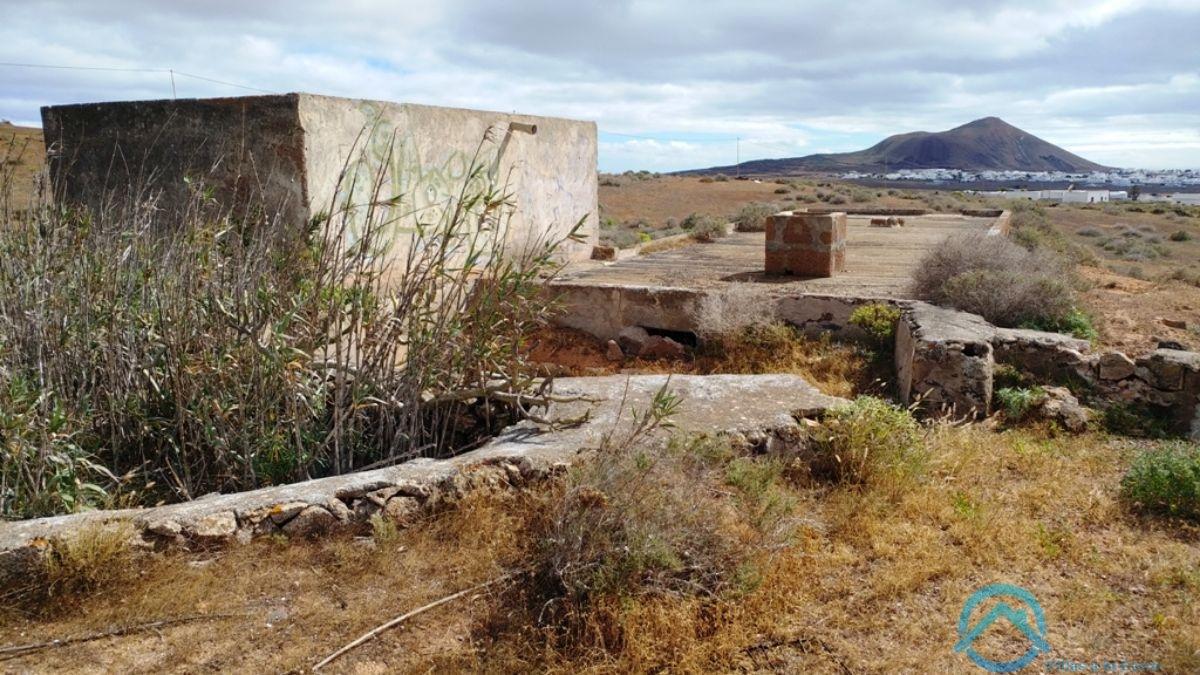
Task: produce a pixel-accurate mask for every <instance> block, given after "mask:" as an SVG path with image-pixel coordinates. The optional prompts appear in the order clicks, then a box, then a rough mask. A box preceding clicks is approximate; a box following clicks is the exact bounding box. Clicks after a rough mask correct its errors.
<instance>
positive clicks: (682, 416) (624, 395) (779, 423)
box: [0, 375, 845, 583]
mask: <svg viewBox="0 0 1200 675" xmlns="http://www.w3.org/2000/svg"><path fill="white" fill-rule="evenodd" d="M664 386H667V387H668V388H669V389H670V390H671V391H673V392H675V393H676V394H677V395H678V396H680V398H681V399H682V404H681V408H680V412H679V413H678V414H677V415H676V416H675V417H674V418H672V421H673V422H674V424H675V428H676V429H678V430H679V431H680V432H683V433H689V434H710V435H724V436H728V437H731V438H732V439H734V440H735V442H736V443H737V444H738V445H742V446H744V447H749V448H758V449H762V448H763V447H766V446H769V445H770V443H772V442H774V440H773V439H793V438H795V436H796V434H797V433H798V430H799V429H800V420H801V419H804V418H819V417H820V416H821V415H822V414H823V413H824V411H825V410H827V409H829V408H831V407H833V406H836V405H839V404H841V403H845V400H844V399H840V398H837V397H833V396H828V395H826V394H822V393H821V392H819V391H818V390H817V389H816V388H814V387H813V386H812V385H811V384H809V383H808V382H806V381H805V380H803V379H802V378H800V377H797V376H795V375H708V376H698V375H693V376H667V375H639V376H630V377H625V376H607V377H595V378H563V379H561V380H558V381H557V382H556V386H555V394H556V395H559V396H561V397H564V398H569V399H576V400H571V401H567V402H564V403H555V404H553V405H552V406H551V408H550V410H549V411H547V413H546V414H547V417H549V418H551V419H555V418H557V419H570V418H576V417H581V416H583V414H584V413H587V415H588V417H587V419H586V421H585V422H584V423H582V424H580V425H578V426H575V427H571V428H565V429H558V430H547V429H543V428H540V427H538V426H537V425H534V424H533V423H531V422H524V423H521V424H517V425H514V426H512V427H509V428H508V429H505V430H504V431H503V432H501V433H500V434H499V435H498V436H497V437H496V438H495V439H493V440H492V441H491V442H489V443H488V444H486V445H485V446H483V447H481V448H479V449H477V450H474V451H471V452H467V453H464V454H462V455H458V456H456V457H451V458H448V459H425V458H422V459H413V460H410V461H407V462H404V463H402V464H399V465H396V466H393V467H388V468H383V469H375V470H371V471H363V472H359V473H353V474H346V475H341V476H330V477H327V478H318V479H313V480H308V481H304V482H300V483H294V484H290V485H280V486H273V487H266V488H260V489H257V490H250V491H246V492H240V493H232V494H217V495H210V496H206V497H201V498H199V499H196V500H193V501H190V502H185V503H180V504H170V505H166V506H158V507H151V508H144V509H121V510H111V511H90V512H84V513H77V514H70V515H63V516H54V517H49V518H37V519H32V520H25V521H14V522H5V523H0V583H3V582H4V581H6V580H8V579H12V578H14V575H22V574H28V573H30V572H31V571H33V570H35V569H37V567H36V565H38V564H39V563H40V561H41V560H42V559H43V555H44V554H45V553H46V552H47V551H48V550H50V549H51V545H52V543H53V541H55V540H63V539H66V538H69V537H71V536H73V535H74V534H76V533H78V532H80V531H83V530H87V529H90V528H114V529H115V528H123V529H124V530H127V531H128V532H129V536H130V537H131V540H130V543H131V545H132V546H134V547H136V548H139V549H146V550H153V549H166V548H177V549H204V548H211V547H221V546H227V545H232V544H237V543H246V542H249V541H251V540H253V539H255V538H258V537H262V536H271V535H286V536H296V537H300V536H310V535H316V534H321V533H326V532H332V531H336V530H353V529H355V528H359V529H361V528H363V527H365V526H366V524H367V523H369V522H370V519H371V518H372V517H373V516H375V515H376V514H380V515H381V516H383V517H386V518H388V519H390V520H392V521H393V522H395V523H397V524H398V525H399V526H401V527H405V526H410V525H414V524H416V523H418V522H419V519H420V517H421V516H423V515H425V514H429V513H431V512H434V511H436V510H438V509H442V508H450V507H452V506H453V504H454V503H456V502H457V501H458V500H460V499H461V498H462V497H464V496H465V495H467V494H469V493H473V492H477V491H490V490H507V489H515V488H520V487H523V486H528V485H531V484H534V483H536V482H537V481H539V480H542V479H545V478H548V477H551V476H554V475H557V474H560V473H562V472H563V471H565V470H567V469H568V468H570V467H571V466H572V465H574V464H575V463H577V462H578V461H579V460H580V458H582V457H586V456H588V454H589V453H590V451H593V450H595V449H597V448H599V447H601V446H602V445H603V444H604V442H605V439H606V438H609V437H616V438H621V437H622V435H623V434H624V433H625V432H627V431H628V429H629V428H630V427H631V425H632V415H631V413H630V411H631V410H638V409H644V408H646V407H647V406H648V405H649V402H650V400H651V399H652V397H653V396H654V395H655V393H656V392H658V391H659V390H660V389H661V388H662V387H664ZM585 399H586V400H585ZM789 442H790V441H789ZM763 444H766V446H764V445H763Z"/></svg>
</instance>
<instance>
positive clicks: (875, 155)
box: [679, 117, 1112, 174]
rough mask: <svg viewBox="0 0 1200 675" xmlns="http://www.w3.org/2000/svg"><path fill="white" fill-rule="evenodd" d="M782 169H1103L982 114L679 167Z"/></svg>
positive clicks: (774, 171)
mask: <svg viewBox="0 0 1200 675" xmlns="http://www.w3.org/2000/svg"><path fill="white" fill-rule="evenodd" d="M739 168H740V171H741V172H742V173H750V174H783V173H794V172H799V171H862V172H870V173H887V172H889V171H897V170H900V169H960V170H969V171H980V170H988V169H991V170H998V171H1065V172H1071V173H1075V172H1086V171H1105V170H1109V169H1111V168H1112V167H1107V166H1104V165H1102V164H1097V163H1096V162H1092V161H1090V160H1087V159H1084V158H1083V157H1080V156H1079V155H1076V154H1074V153H1071V152H1068V151H1067V150H1064V149H1062V148H1060V147H1058V146H1057V145H1054V144H1053V143H1050V142H1048V141H1044V140H1042V139H1040V138H1038V137H1037V136H1034V135H1033V134H1031V133H1029V132H1027V131H1023V130H1021V129H1018V128H1017V127H1015V126H1013V125H1011V124H1009V123H1008V122H1005V121H1004V120H1002V119H1000V118H999V117H983V118H980V119H977V120H974V121H972V122H968V123H966V124H963V125H960V126H957V127H954V128H953V129H948V130H946V131H935V132H930V131H910V132H907V133H902V134H896V135H893V136H888V137H887V138H885V139H883V140H882V141H880V142H878V143H876V144H875V145H873V146H871V147H869V148H867V149H865V150H859V151H856V152H841V153H821V154H815V155H807V156H804V157H789V158H782V159H759V160H753V161H749V162H742V163H741V164H740V165H731V166H718V167H711V168H708V169H693V170H690V171H681V172H679V173H681V174H704V173H730V172H733V171H735V170H738V169H739Z"/></svg>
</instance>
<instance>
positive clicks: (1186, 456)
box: [1121, 441, 1200, 520]
mask: <svg viewBox="0 0 1200 675" xmlns="http://www.w3.org/2000/svg"><path fill="white" fill-rule="evenodd" d="M1121 496H1122V497H1123V498H1124V499H1125V500H1126V501H1127V502H1129V503H1130V504H1131V505H1133V506H1134V507H1135V508H1139V509H1143V510H1145V511H1148V512H1151V513H1158V514H1162V515H1167V516H1174V517H1179V518H1187V519H1191V520H1200V445H1196V444H1193V443H1183V442H1178V441H1177V442H1170V443H1166V444H1163V445H1162V446H1160V447H1158V448H1155V449H1153V450H1147V451H1145V452H1143V453H1142V454H1140V455H1138V457H1137V458H1136V459H1135V460H1134V461H1133V465H1132V466H1130V467H1129V471H1128V472H1127V473H1126V474H1125V477H1124V478H1122V479H1121Z"/></svg>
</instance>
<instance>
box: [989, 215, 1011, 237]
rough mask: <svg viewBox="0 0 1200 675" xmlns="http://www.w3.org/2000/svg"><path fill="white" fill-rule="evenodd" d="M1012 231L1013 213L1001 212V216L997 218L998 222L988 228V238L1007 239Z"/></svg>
mask: <svg viewBox="0 0 1200 675" xmlns="http://www.w3.org/2000/svg"><path fill="white" fill-rule="evenodd" d="M1011 231H1012V213H1010V212H1009V211H1001V212H1000V215H998V216H996V222H995V223H993V224H992V226H991V227H990V228H988V236H992V237H1007V236H1008V234H1009V232H1011Z"/></svg>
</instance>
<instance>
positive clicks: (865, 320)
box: [850, 302, 901, 346]
mask: <svg viewBox="0 0 1200 675" xmlns="http://www.w3.org/2000/svg"><path fill="white" fill-rule="evenodd" d="M900 314H901V312H900V309H899V308H898V307H896V306H894V305H889V304H886V303H882V302H873V303H871V304H867V305H861V306H859V307H856V308H855V309H854V311H853V312H851V313H850V323H851V325H854V326H858V327H859V328H862V329H863V330H865V331H866V332H867V334H868V335H870V336H871V339H872V340H873V341H874V342H875V343H876V344H877V345H880V346H885V345H889V344H891V342H892V340H893V338H894V337H895V335H896V324H897V323H898V322H899V321H900Z"/></svg>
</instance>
